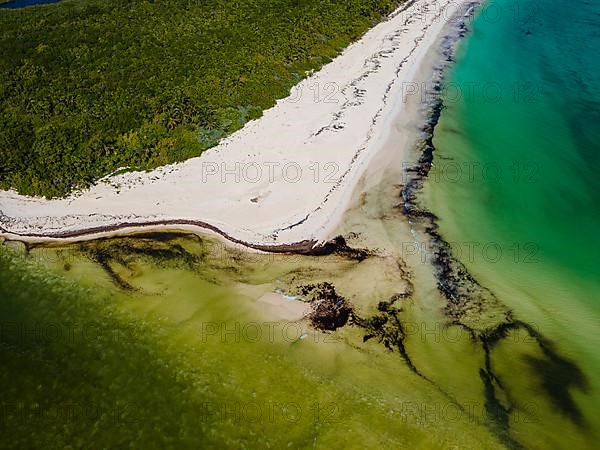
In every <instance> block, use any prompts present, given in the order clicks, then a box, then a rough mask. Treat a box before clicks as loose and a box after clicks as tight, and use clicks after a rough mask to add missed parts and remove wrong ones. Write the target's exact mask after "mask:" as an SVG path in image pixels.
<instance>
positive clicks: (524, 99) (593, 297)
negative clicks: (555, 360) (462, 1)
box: [425, 0, 600, 399]
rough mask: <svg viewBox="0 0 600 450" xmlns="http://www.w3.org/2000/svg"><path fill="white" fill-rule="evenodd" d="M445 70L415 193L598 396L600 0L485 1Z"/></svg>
mask: <svg viewBox="0 0 600 450" xmlns="http://www.w3.org/2000/svg"><path fill="white" fill-rule="evenodd" d="M469 28H470V32H469V34H468V36H467V38H466V39H465V40H464V41H463V42H462V43H461V45H460V48H459V50H458V54H457V55H456V63H455V64H454V65H453V66H452V68H451V70H450V71H449V73H448V75H447V78H446V88H445V89H444V98H445V109H444V111H443V113H442V116H441V119H440V121H439V123H438V125H437V127H436V131H435V135H434V144H435V146H436V157H435V160H434V169H433V170H432V173H431V176H430V179H429V182H428V185H427V187H426V195H425V198H426V202H427V204H428V206H429V208H430V209H431V210H432V211H433V212H434V213H436V214H437V215H438V216H439V217H440V218H441V219H440V227H441V232H442V234H443V236H444V237H445V239H447V240H448V241H451V242H453V247H454V248H456V249H457V253H459V254H460V255H459V256H460V258H461V260H462V261H463V262H464V263H465V264H466V265H467V267H468V268H469V270H470V271H471V272H472V273H473V274H474V275H475V276H476V277H477V278H478V280H479V281H480V282H482V284H484V285H486V286H487V287H489V288H491V289H492V290H493V291H494V293H495V294H497V295H498V296H499V297H500V299H501V300H502V301H503V302H504V303H505V304H507V305H509V306H510V307H511V308H513V309H514V311H515V312H516V314H517V315H518V317H520V318H523V319H525V320H529V321H530V322H531V323H533V324H534V326H536V328H538V329H540V330H541V331H543V332H545V333H547V334H548V335H550V336H552V338H553V339H554V340H555V342H557V345H558V346H559V347H560V348H561V349H562V351H563V352H564V353H566V354H568V355H569V356H570V357H571V358H572V359H573V360H574V361H577V363H578V364H580V365H581V366H582V367H583V369H584V371H585V372H586V374H587V375H588V377H589V378H590V381H591V384H592V385H593V386H594V388H592V389H590V390H589V391H588V392H587V394H586V396H584V397H587V398H588V399H589V398H594V397H595V398H596V399H597V398H598V394H597V389H598V388H599V387H600V384H599V383H598V380H599V379H598V376H597V373H598V369H600V355H599V354H598V351H597V349H598V348H599V345H600V268H599V267H598V255H599V254H600V238H599V237H598V234H597V233H598V230H599V229H600V174H599V171H600V2H597V1H586V0H574V1H565V0H537V1H534V2H531V1H530V2H515V1H514V0H496V1H493V2H488V3H486V4H484V5H482V7H481V8H480V10H479V12H478V14H477V15H476V17H475V18H474V19H473V21H472V22H471V23H470V27H469Z"/></svg>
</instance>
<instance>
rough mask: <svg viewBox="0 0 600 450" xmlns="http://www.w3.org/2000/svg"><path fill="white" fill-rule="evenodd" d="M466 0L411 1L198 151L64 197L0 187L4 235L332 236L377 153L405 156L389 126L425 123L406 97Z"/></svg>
mask: <svg viewBox="0 0 600 450" xmlns="http://www.w3.org/2000/svg"><path fill="white" fill-rule="evenodd" d="M467 3H468V2H467V1H464V2H452V1H451V0H448V1H447V0H434V1H432V0H416V1H414V2H408V3H407V4H405V5H404V6H403V7H401V8H400V9H398V10H397V11H396V12H395V13H393V14H392V15H390V17H389V18H388V20H387V21H385V22H382V23H381V24H379V25H377V26H376V27H374V28H373V29H371V30H370V31H369V32H367V33H366V34H365V35H364V36H363V37H362V38H361V39H360V40H359V41H358V42H356V43H354V44H352V45H351V46H349V47H348V48H347V49H346V50H345V51H344V52H343V53H342V54H341V55H340V56H339V57H337V58H336V59H335V60H334V61H332V62H331V63H330V64H328V65H326V66H325V67H324V68H323V69H322V70H320V71H319V72H318V73H315V74H313V75H312V76H310V77H309V78H307V79H306V80H304V81H303V82H301V83H300V84H299V85H298V86H296V88H294V89H293V90H292V92H291V94H290V96H289V97H287V98H286V99H283V100H280V101H278V103H277V105H276V106H275V107H273V108H271V109H269V110H267V111H265V112H264V115H263V117H261V118H260V119H258V120H255V121H253V122H250V123H248V124H247V125H246V126H245V127H244V128H243V129H241V130H239V131H238V132H236V133H234V134H233V135H231V136H229V137H227V138H225V139H224V140H223V141H222V142H221V143H220V144H219V145H218V146H216V147H214V148H212V149H210V150H208V151H206V152H205V153H204V154H203V155H201V156H200V157H197V158H193V159H190V160H188V161H186V162H184V163H181V164H177V165H170V166H165V167H161V168H159V169H156V170H153V171H151V172H132V173H126V174H122V175H117V176H113V177H107V178H106V179H104V180H102V181H101V182H99V183H98V184H97V185H95V186H94V187H92V188H90V189H88V190H86V191H84V192H81V193H77V194H73V195H71V196H69V197H67V198H64V199H56V200H46V199H43V198H32V197H25V196H21V195H18V194H17V193H16V192H14V191H3V192H0V236H2V237H6V238H9V239H18V240H27V241H38V242H39V241H46V240H83V239H94V238H97V237H103V236H110V235H112V234H115V233H118V234H123V233H127V232H134V231H136V229H144V230H145V231H149V230H150V229H157V228H158V229H160V228H165V227H168V228H169V229H182V230H185V231H194V232H200V233H202V232H207V231H208V232H211V233H215V234H218V235H220V236H221V237H223V238H225V239H227V240H229V241H232V242H234V243H239V244H243V245H246V246H249V247H252V248H255V249H257V250H264V251H300V252H310V250H311V248H312V247H313V246H315V245H316V244H318V243H322V242H324V241H326V240H328V239H330V238H332V237H333V236H332V234H333V233H334V230H335V227H336V225H337V224H338V223H339V221H340V219H341V217H342V215H343V213H344V212H345V210H346V209H347V207H348V205H349V203H350V201H351V199H352V195H353V192H354V188H355V187H356V184H357V183H358V181H359V180H360V178H361V176H362V175H363V173H364V171H365V169H366V168H367V167H368V166H369V164H370V162H371V161H372V160H373V159H374V158H375V157H376V155H378V154H380V153H381V152H394V158H395V159H396V160H398V161H402V160H403V158H406V156H407V153H408V150H409V149H408V148H406V147H407V145H406V144H407V143H406V142H403V143H402V144H401V145H397V146H392V145H390V143H389V142H387V141H388V136H389V130H390V129H391V128H392V127H397V126H398V125H397V122H398V121H400V122H402V123H404V124H405V125H406V124H411V123H414V126H415V127H416V126H418V122H419V121H420V119H422V118H421V114H422V111H420V110H419V108H418V107H415V104H414V102H411V101H406V96H407V94H411V95H419V96H420V95H421V93H420V92H418V86H419V85H421V84H422V83H423V82H425V81H427V79H428V77H429V76H430V74H431V72H432V70H433V68H432V67H431V62H430V61H428V62H426V59H427V58H426V56H427V55H428V54H429V52H430V51H431V50H432V48H435V47H434V46H435V45H436V44H437V43H438V42H439V39H440V38H441V36H442V34H443V31H444V30H445V29H446V26H447V25H448V23H449V22H451V21H455V20H456V17H462V15H463V13H464V12H465V11H464V10H463V9H464V5H466V4H467ZM424 66H425V67H424ZM415 89H417V92H415ZM399 118H401V120H399ZM386 144H387V145H386ZM138 231H139V230H138Z"/></svg>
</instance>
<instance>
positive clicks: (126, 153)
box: [0, 0, 401, 197]
mask: <svg viewBox="0 0 600 450" xmlns="http://www.w3.org/2000/svg"><path fill="white" fill-rule="evenodd" d="M399 3H401V2H400V1H398V0H350V1H344V2H340V1H334V0H239V1H236V2H232V1H227V0H203V1H188V0H162V1H148V0H145V1H140V0H134V1H131V0H127V1H126V0H64V1H63V2H60V3H56V4H52V5H46V6H38V7H31V8H24V9H17V10H0V54H1V55H2V57H1V58H0V77H1V83H0V106H1V107H0V188H4V189H6V188H15V189H17V190H18V191H19V192H20V193H22V194H29V195H45V196H47V197H54V196H62V195H65V194H67V193H69V192H70V191H72V190H74V189H76V188H80V187H85V186H88V185H90V184H91V183H93V182H94V181H95V180H97V179H98V178H100V177H102V176H104V175H107V174H109V173H112V172H113V171H115V170H116V169H118V168H121V167H129V168H132V169H149V168H153V167H157V166H160V165H164V164H167V163H172V162H176V161H183V160H185V159H187V158H190V157H192V156H197V155H199V154H200V153H201V152H202V151H203V150H205V149H206V148H208V147H210V146H212V145H215V143H216V142H218V141H219V139H220V138H221V137H223V136H225V135H227V134H230V133H232V132H234V131H235V130H237V129H239V128H240V127H242V126H243V124H244V123H245V122H246V121H248V120H251V119H253V118H257V117H259V116H260V115H261V112H262V110H264V109H266V108H269V107H271V106H272V105H274V103H275V100H276V99H277V98H282V97H285V96H286V95H288V93H289V90H290V88H291V87H292V86H293V85H294V84H296V83H297V82H298V81H299V80H300V79H301V78H303V77H304V76H305V74H306V71H309V70H311V69H318V68H319V67H321V66H322V65H323V64H325V63H327V62H328V61H330V60H331V59H332V58H333V57H335V56H336V55H337V54H338V53H339V52H340V51H341V50H342V49H343V48H344V47H345V46H347V45H348V44H349V43H350V42H351V41H352V40H355V39H357V38H358V37H359V36H360V35H361V34H362V33H364V32H365V31H366V30H367V29H368V28H370V27H371V26H373V25H374V24H375V23H376V22H377V21H380V20H381V19H382V17H384V15H385V14H387V13H389V12H390V11H391V10H392V9H393V8H394V7H395V6H396V5H397V4H399Z"/></svg>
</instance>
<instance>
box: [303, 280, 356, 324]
mask: <svg viewBox="0 0 600 450" xmlns="http://www.w3.org/2000/svg"><path fill="white" fill-rule="evenodd" d="M298 292H299V294H300V295H302V296H303V297H304V298H305V300H304V301H306V302H308V303H310V306H311V311H310V313H309V314H308V316H307V317H308V319H309V320H310V323H311V324H312V326H313V327H315V328H316V329H317V330H322V331H335V330H337V329H338V328H340V327H343V326H344V325H346V323H347V322H348V320H349V319H350V316H351V314H352V306H351V305H350V304H349V303H348V300H346V299H345V298H344V297H342V296H341V295H339V294H338V293H337V292H336V290H335V287H334V286H333V285H332V284H331V283H328V282H324V283H319V284H308V285H305V286H301V287H300V288H299V289H298Z"/></svg>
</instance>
